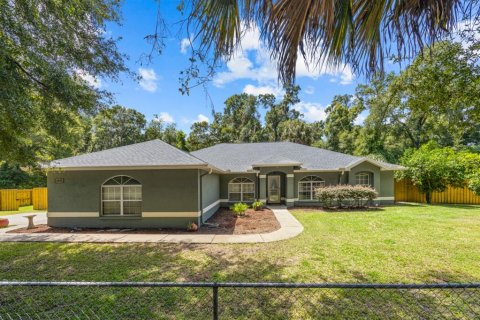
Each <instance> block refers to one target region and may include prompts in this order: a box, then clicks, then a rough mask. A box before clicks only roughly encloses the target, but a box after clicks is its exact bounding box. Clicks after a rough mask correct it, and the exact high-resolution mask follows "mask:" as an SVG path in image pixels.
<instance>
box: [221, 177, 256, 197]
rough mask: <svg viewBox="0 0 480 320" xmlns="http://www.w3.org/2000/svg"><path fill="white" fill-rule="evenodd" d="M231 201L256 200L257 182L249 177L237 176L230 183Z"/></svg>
mask: <svg viewBox="0 0 480 320" xmlns="http://www.w3.org/2000/svg"><path fill="white" fill-rule="evenodd" d="M228 200H229V201H255V183H253V181H252V180H250V179H248V178H235V179H233V180H231V181H230V182H229V183H228Z"/></svg>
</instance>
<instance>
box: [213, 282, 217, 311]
mask: <svg viewBox="0 0 480 320" xmlns="http://www.w3.org/2000/svg"><path fill="white" fill-rule="evenodd" d="M212 288H213V320H218V285H217V283H216V282H215V283H214V284H213V287H212Z"/></svg>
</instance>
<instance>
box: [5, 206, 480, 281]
mask: <svg viewBox="0 0 480 320" xmlns="http://www.w3.org/2000/svg"><path fill="white" fill-rule="evenodd" d="M292 212H293V214H294V215H295V216H296V217H297V219H298V220H299V221H300V222H301V223H302V224H303V226H304V227H305V231H304V232H303V233H302V234H301V235H299V236H298V237H296V238H293V239H290V240H286V241H281V242H274V243H267V244H251V245H250V244H236V245H191V244H64V243H3V244H1V245H0V261H2V263H1V264H0V274H1V275H2V278H3V279H18V280H20V279H23V280H33V279H35V280H54V279H55V280H116V281H125V280H136V281H140V280H141V281H144V280H157V281H160V280H168V281H188V280H192V281H203V280H221V281H315V282H319V281H328V282H437V281H475V280H476V281H479V280H480V207H479V206H423V205H418V206H417V205H405V206H392V207H385V208H382V209H379V210H375V211H366V212H361V211H354V212H329V213H325V212H321V211H308V210H305V211H303V210H298V209H297V210H293V211H292ZM100 262H101V263H100Z"/></svg>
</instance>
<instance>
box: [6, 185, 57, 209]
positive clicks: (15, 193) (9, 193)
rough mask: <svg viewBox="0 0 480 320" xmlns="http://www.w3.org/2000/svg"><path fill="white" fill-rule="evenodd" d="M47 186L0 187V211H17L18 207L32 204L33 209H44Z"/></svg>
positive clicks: (46, 201)
mask: <svg viewBox="0 0 480 320" xmlns="http://www.w3.org/2000/svg"><path fill="white" fill-rule="evenodd" d="M47 199H48V191H47V188H33V189H0V211H17V210H18V208H19V207H23V206H31V205H33V209H34V210H46V209H47V206H48V200H47Z"/></svg>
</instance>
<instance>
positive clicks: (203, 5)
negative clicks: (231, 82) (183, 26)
mask: <svg viewBox="0 0 480 320" xmlns="http://www.w3.org/2000/svg"><path fill="white" fill-rule="evenodd" d="M192 3H193V8H194V9H193V11H192V14H191V18H193V20H194V21H196V23H197V30H198V35H199V37H200V39H201V43H202V46H203V48H204V49H213V50H214V52H215V56H216V57H222V58H227V59H228V58H230V57H231V56H232V54H234V52H235V50H236V49H237V47H238V45H239V43H240V40H241V37H242V35H243V33H242V32H244V31H245V30H242V28H249V27H251V26H252V25H255V26H257V27H259V28H260V30H261V35H262V39H263V40H264V41H265V43H266V45H267V47H268V48H269V49H270V51H271V54H272V58H273V59H274V60H275V61H277V63H278V66H277V68H278V72H279V79H280V80H281V81H282V82H283V83H284V84H289V83H293V82H294V79H295V72H296V64H297V59H298V58H299V53H300V55H301V56H302V57H303V59H305V61H306V62H307V63H308V65H310V66H311V67H313V68H318V67H322V66H323V65H325V64H328V65H334V66H335V65H336V66H338V65H341V64H350V65H351V66H352V67H353V69H354V71H355V72H357V73H366V74H368V75H369V74H374V73H377V72H378V71H382V70H383V65H384V62H385V59H386V57H387V56H388V55H389V53H390V52H391V51H396V52H397V54H398V55H400V56H402V57H413V55H414V54H416V53H418V52H419V51H421V50H422V48H423V47H424V46H425V45H430V44H431V43H433V42H435V41H436V40H438V39H439V38H441V37H444V36H446V35H447V34H448V33H449V32H450V31H452V29H453V28H454V27H455V25H456V23H457V22H458V21H459V19H460V14H461V13H464V15H463V16H462V17H461V18H462V19H465V13H466V11H467V10H464V9H465V8H469V10H468V12H467V13H466V14H467V16H468V15H469V14H470V18H472V16H475V17H478V13H479V11H478V0H470V1H468V0H467V1H461V0H375V1H372V0H277V1H272V0H237V1H235V0H192ZM472 7H476V8H477V9H476V10H475V9H473V10H472Z"/></svg>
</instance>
